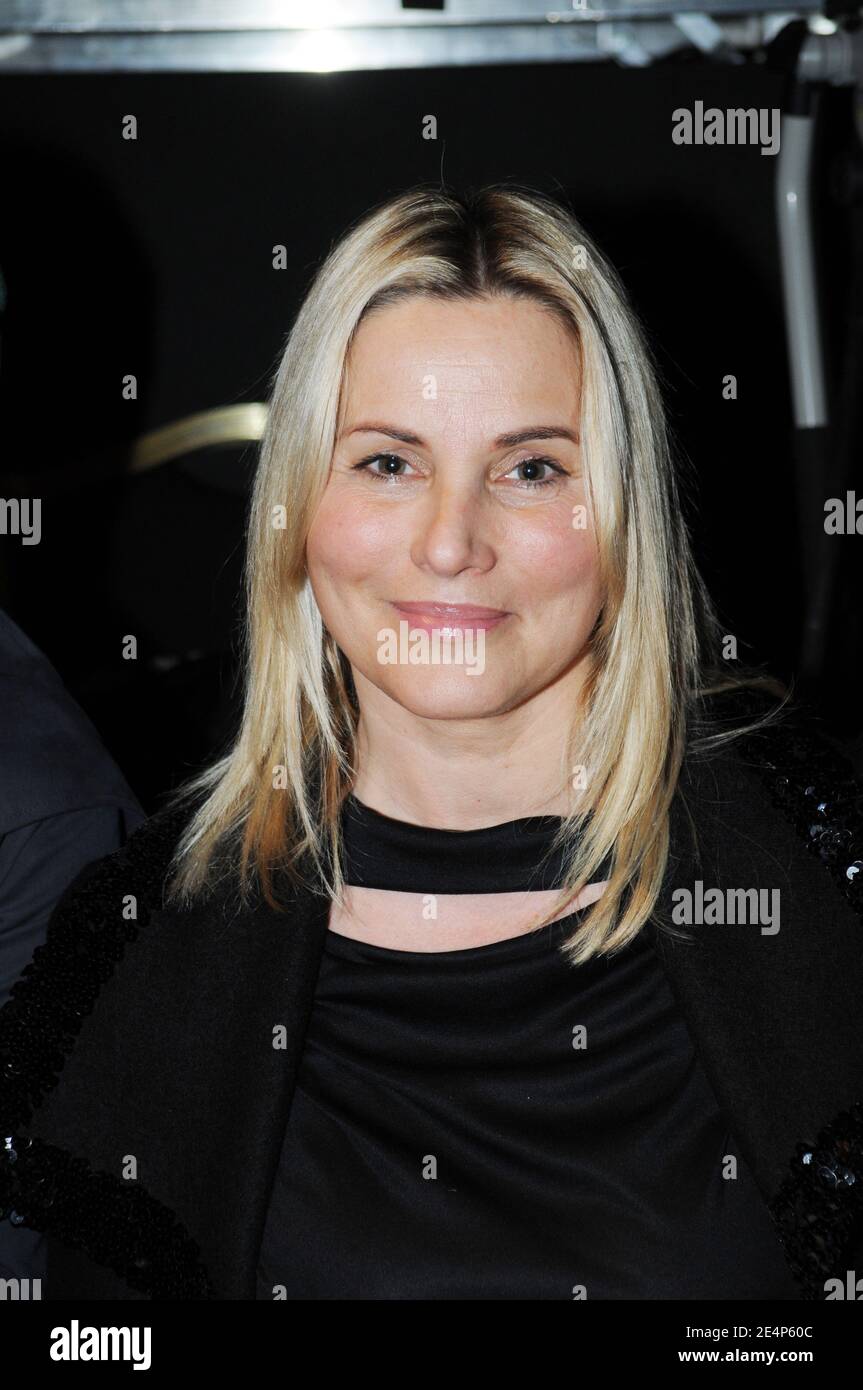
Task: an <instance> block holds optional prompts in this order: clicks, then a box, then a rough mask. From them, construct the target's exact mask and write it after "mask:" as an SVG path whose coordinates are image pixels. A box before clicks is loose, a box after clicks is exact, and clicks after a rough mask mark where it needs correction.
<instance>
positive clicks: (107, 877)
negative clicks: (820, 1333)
mask: <svg viewBox="0 0 863 1390" xmlns="http://www.w3.org/2000/svg"><path fill="white" fill-rule="evenodd" d="M860 811H861V786H860V783H859V782H858V781H856V780H855V779H854V777H853V774H852V773H851V769H850V768H849V767H848V765H847V764H846V763H844V761H843V760H842V759H841V758H838V757H837V755H836V754H835V753H834V752H833V750H832V747H831V745H830V744H828V743H827V742H826V741H824V740H823V739H820V738H819V737H817V736H812V735H811V734H809V733H806V732H803V731H801V730H797V731H795V729H794V728H793V726H786V727H785V728H781V727H780V729H778V730H775V729H774V730H773V731H772V732H762V733H759V734H757V735H750V736H748V737H747V738H746V739H745V740H742V741H740V742H738V743H736V744H735V745H734V746H733V748H731V749H727V750H726V751H724V752H722V753H719V754H713V755H711V756H710V757H704V756H703V755H699V756H697V757H696V756H693V755H690V757H688V758H687V761H686V763H685V765H684V770H683V774H682V776H681V780H680V785H679V788H678V792H677V795H676V797H675V801H674V804H673V807H672V817H671V853H670V857H669V864H668V871H667V874H666V880H665V886H664V889H663V897H662V901H661V908H662V910H663V911H664V912H665V913H666V915H667V919H668V920H671V904H672V899H671V893H672V892H673V891H674V889H675V888H680V887H686V886H689V887H690V888H692V886H693V884H694V882H695V881H696V880H699V879H700V880H701V881H702V882H703V884H704V885H705V887H707V886H711V887H719V888H743V889H748V888H767V889H774V888H778V889H779V890H780V894H781V899H780V901H781V925H780V930H779V931H778V932H776V933H775V934H772V935H770V934H765V933H763V932H762V931H761V930H760V928H759V927H758V926H757V925H754V924H752V923H748V922H745V923H740V924H737V925H733V924H727V925H709V926H707V925H703V926H691V927H688V928H678V931H681V930H683V931H685V932H686V936H687V939H686V940H683V941H681V940H677V939H675V938H673V937H672V936H669V935H668V934H667V933H665V932H663V931H661V930H660V931H657V929H656V924H655V922H651V923H649V924H648V925H647V926H646V927H645V928H644V930H646V931H652V932H653V933H654V939H655V941H656V945H657V949H658V950H659V951H660V955H661V959H662V961H663V964H664V966H665V968H666V970H667V973H668V977H669V980H670V983H671V986H672V989H673V991H674V993H675V995H676V997H677V1000H678V1003H679V1005H680V1007H681V1009H682V1010H683V1013H684V1016H685V1018H686V1020H687V1022H688V1024H689V1027H690V1030H691V1033H692V1036H693V1039H694V1042H695V1045H696V1048H697V1050H698V1053H699V1056H700V1059H701V1062H702V1064H703V1066H704V1068H705V1070H706V1072H707V1075H708V1077H709V1079H710V1081H711V1084H712V1086H713V1088H714V1091H715V1094H716V1097H717V1100H718V1103H719V1105H720V1108H721V1109H722V1111H723V1114H724V1116H725V1118H726V1121H727V1127H728V1130H729V1132H730V1133H732V1134H733V1135H734V1137H735V1140H736V1142H737V1145H738V1147H739V1150H740V1152H741V1153H742V1154H743V1156H744V1158H745V1160H746V1162H747V1163H748V1164H749V1166H750V1168H751V1170H752V1172H753V1175H754V1177H755V1180H756V1182H757V1183H758V1186H759V1188H760V1190H761V1192H762V1194H763V1195H764V1198H765V1200H766V1201H767V1203H768V1206H769V1210H770V1212H771V1214H772V1217H773V1220H774V1222H775V1225H776V1228H777V1232H778V1235H779V1238H780V1240H781V1242H782V1245H783V1247H784V1250H785V1254H786V1258H787V1261H788V1264H789V1266H790V1268H791V1270H792V1271H793V1273H794V1275H795V1277H796V1279H797V1281H798V1283H799V1287H800V1290H801V1298H807V1299H824V1298H825V1297H826V1294H825V1281H826V1280H828V1279H830V1278H837V1277H838V1278H840V1279H841V1280H842V1281H843V1283H844V1282H845V1279H846V1271H847V1270H849V1269H853V1270H856V1273H857V1275H858V1276H859V1275H861V1274H863V1105H861V1101H863V1023H861V1015H860V1004H861V999H863V941H861V923H860V910H861V901H863V835H861V818H860ZM693 827H694V830H695V832H696V842H695V843H693V836H692V829H693ZM180 828H181V825H180V821H179V819H178V817H177V814H176V813H174V814H168V813H162V814H160V815H157V816H155V817H153V818H152V819H151V820H150V821H149V822H147V823H146V824H145V825H143V826H142V827H141V828H140V829H139V830H138V831H136V833H135V834H134V835H133V836H132V837H131V838H130V839H129V840H128V841H127V843H126V845H125V846H124V847H123V848H122V849H121V850H119V851H117V852H116V853H114V854H112V855H110V856H108V857H107V858H106V859H103V860H101V861H99V862H98V863H96V864H94V865H91V866H89V867H88V868H87V869H86V870H84V872H83V873H82V874H81V875H79V877H78V879H76V880H75V882H74V883H73V884H72V885H71V886H70V888H69V889H68V890H67V892H66V893H65V894H64V896H63V898H62V899H61V900H60V902H59V904H58V906H57V908H56V910H55V912H54V915H53V918H52V921H51V925H50V928H49V933H48V939H47V942H46V944H45V946H43V947H41V948H40V949H39V950H38V951H37V952H36V954H35V956H34V959H33V962H32V963H31V964H30V966H28V968H27V970H26V971H25V972H24V974H23V976H22V977H21V979H20V980H19V982H18V983H17V985H16V986H15V989H14V992H13V997H12V999H11V1000H10V1001H9V1003H8V1004H7V1005H6V1006H5V1008H3V1009H2V1010H0V1143H2V1144H3V1145H4V1149H3V1151H2V1152H0V1218H3V1217H6V1218H8V1217H9V1215H10V1213H14V1216H13V1217H12V1219H13V1220H15V1221H18V1222H21V1221H22V1220H23V1222H24V1224H26V1225H28V1226H30V1227H32V1228H34V1229H37V1230H42V1231H45V1232H46V1240H47V1246H48V1252H49V1253H48V1277H47V1279H46V1281H45V1282H46V1290H45V1296H46V1297H48V1298H49V1299H57V1298H74V1297H82V1298H90V1299H101V1298H108V1299H145V1298H165V1299H199V1298H200V1299H209V1298H215V1299H253V1298H254V1297H255V1274H256V1264H257V1257H258V1252H259V1249H260V1245H261V1241H262V1237H263V1229H264V1221H265V1218H266V1214H267V1208H268V1204H269V1198H270V1192H271V1189H272V1185H273V1181H274V1176H275V1172H276V1165H277V1163H278V1159H279V1154H280V1150H281V1145H282V1138H283V1134H284V1130H285V1126H286V1123H287V1119H288V1113H289V1109H290V1105H291V1097H292V1093H293V1089H294V1084H295V1079H296V1076H297V1069H298V1066H299V1062H300V1058H301V1053H302V1047H303V1036H304V1031H305V1028H306V1024H307V1021H308V1018H309V1015H310V1012H311V1008H312V1002H313V996H314V990H315V981H316V978H317V974H318V969H319V965H320V960H321V953H322V948H323V943H324V938H325V932H326V929H327V922H328V911H329V908H328V902H327V899H326V897H325V896H324V895H323V893H322V892H320V891H319V890H318V889H317V888H315V889H314V890H313V889H312V888H308V889H302V890H296V889H294V890H291V895H290V901H289V905H288V906H289V911H288V913H287V915H285V914H277V913H275V912H273V911H272V910H271V909H269V908H268V907H267V906H266V904H265V903H263V902H262V901H258V902H256V904H255V905H253V906H252V907H251V908H249V909H248V910H245V911H243V912H241V913H239V914H238V913H236V912H234V911H231V910H228V908H227V907H226V905H225V904H224V903H223V902H222V901H221V899H220V898H218V896H217V897H215V898H213V899H212V900H211V901H209V902H207V904H206V906H201V905H199V906H197V907H196V908H195V909H194V910H188V911H183V912H179V911H174V910H171V911H167V910H165V909H164V908H163V906H162V905H161V904H162V898H161V893H162V887H163V883H164V877H165V870H166V865H167V862H168V856H169V853H170V850H171V848H172V846H173V845H174V843H175V842H176V837H177V835H178V833H179V830H180ZM284 891H285V889H284V887H283V892H284ZM130 894H132V895H134V898H135V900H136V904H137V916H136V918H135V919H130V918H129V914H128V910H127V912H126V914H125V915H124V911H123V908H124V903H126V904H128V897H127V895H130ZM278 1023H283V1024H284V1026H285V1030H286V1033H287V1045H286V1047H284V1048H279V1049H277V1048H274V1047H273V1027H274V1025H276V1024H278ZM130 1158H133V1159H134V1160H135V1161H136V1170H135V1176H134V1177H131V1176H129V1174H130V1173H131V1172H132V1168H131V1166H130V1162H129V1160H130Z"/></svg>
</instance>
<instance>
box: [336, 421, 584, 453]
mask: <svg viewBox="0 0 863 1390" xmlns="http://www.w3.org/2000/svg"><path fill="white" fill-rule="evenodd" d="M349 434H385V435H387V436H388V437H389V438H390V439H399V440H401V442H402V443H403V444H417V445H419V447H420V448H421V449H425V448H427V447H428V446H427V444H426V442H425V440H424V439H421V438H420V436H419V435H418V434H412V433H411V431H410V430H400V429H397V428H396V426H395V425H384V424H376V423H369V424H362V425H353V426H352V427H351V428H350V429H349V430H344V431H343V432H342V434H340V435H339V438H340V439H344V438H345V437H346V436H347V435H349ZM531 439H569V440H571V442H572V443H573V444H578V443H579V435H578V431H577V430H571V429H567V427H566V426H565V425H530V426H528V428H527V429H523V430H512V431H510V432H509V433H507V434H499V435H498V437H497V439H494V440H492V447H493V448H495V449H506V448H510V447H512V446H513V445H515V444H526V443H527V442H528V440H531Z"/></svg>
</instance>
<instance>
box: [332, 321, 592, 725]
mask: <svg viewBox="0 0 863 1390" xmlns="http://www.w3.org/2000/svg"><path fill="white" fill-rule="evenodd" d="M579 394H580V380H579V356H578V350H577V348H576V346H575V343H574V342H573V340H572V338H571V337H570V335H569V334H568V333H567V332H566V330H565V328H564V327H563V326H562V324H561V323H560V322H559V321H558V319H557V318H556V317H555V316H554V315H553V314H551V313H550V312H548V311H546V310H544V309H543V308H542V307H541V306H539V305H538V304H536V303H535V302H534V301H531V300H524V299H521V300H519V299H483V300H472V301H442V300H434V299H431V298H429V297H420V296H416V297H412V298H411V299H408V300H402V301H401V302H399V303H397V304H393V305H389V306H387V307H386V308H383V309H380V310H377V311H375V312H373V313H371V314H369V316H368V317H367V318H366V319H365V320H364V321H363V323H362V324H361V326H360V328H359V330H358V332H357V335H356V337H355V339H354V345H353V348H352V351H351V353H350V355H349V358H348V362H347V364H346V373H345V385H344V390H343V393H342V400H341V407H340V421H339V426H338V431H337V440H336V446H335V451H334V454H333V460H332V468H331V472H330V476H329V480H328V482H327V486H326V490H325V492H324V495H323V497H322V499H321V502H320V505H319V507H318V510H317V512H316V513H315V516H314V519H313V523H312V527H311V530H310V533H309V537H308V542H307V548H306V563H307V568H308V573H309V577H310V581H311V584H312V589H313V592H314V595H315V599H316V601H317V603H318V606H319V608H320V611H321V615H322V617H323V620H324V622H325V624H326V626H327V628H328V629H329V631H330V632H331V633H332V635H333V637H334V638H335V640H336V642H337V643H338V645H339V647H340V648H341V649H342V651H343V652H344V653H345V655H346V656H347V658H348V660H349V662H350V663H351V666H352V668H353V674H354V680H355V683H356V687H357V693H358V696H359V699H360V703H361V704H362V699H363V691H364V689H365V688H366V687H365V682H370V683H371V685H372V686H374V687H376V688H377V689H378V690H379V691H382V692H383V693H384V694H386V695H388V696H390V697H391V699H393V700H394V701H396V702H397V703H398V704H399V705H401V706H403V707H404V708H405V709H407V710H410V711H412V712H413V713H415V714H417V715H419V716H422V717H425V718H432V719H434V718H440V719H459V718H476V717H483V716H488V715H492V714H497V713H501V712H504V711H507V710H510V709H513V708H515V707H516V706H519V705H521V704H522V703H523V702H525V701H527V700H530V699H531V698H532V697H533V696H535V695H537V694H538V693H539V692H541V691H544V690H546V689H547V688H548V687H549V686H550V685H552V683H554V682H559V681H567V680H569V681H572V683H573V685H574V686H578V685H580V683H581V680H583V678H584V676H585V674H586V661H587V659H588V656H587V645H586V644H587V641H588V638H589V635H590V633H591V630H592V628H593V626H594V623H595V621H596V619H597V616H598V614H599V610H600V606H601V601H602V599H601V594H600V586H599V578H598V564H597V558H598V557H597V550H596V540H595V535H594V531H593V526H592V519H591V518H590V516H589V515H588V516H587V518H586V522H585V514H586V509H587V494H586V487H585V481H584V478H583V476H582V456H581V448H580V444H579V416H580V410H579ZM505 436H511V437H510V438H506V437H505ZM516 436H518V437H517V438H516ZM370 458H371V459H372V461H371V462H365V460H368V459H370ZM402 605H408V607H403V606H402ZM419 605H452V606H455V611H448V610H443V611H442V610H441V609H440V608H439V607H438V608H434V607H428V608H426V609H422V608H420V607H419ZM459 606H460V607H461V608H462V609H464V610H466V611H462V612H459V611H458V609H459ZM477 610H479V611H477ZM495 615H496V616H495ZM501 615H504V616H501ZM400 624H403V625H404V627H403V628H400ZM435 629H436V631H435ZM435 641H437V642H438V643H439V648H438V658H437V660H435V652H434V642H435ZM447 647H448V649H449V657H450V660H449V662H447V661H446V658H445V656H444V655H443V653H444V649H445V648H447ZM411 653H413V655H411ZM472 668H473V669H472Z"/></svg>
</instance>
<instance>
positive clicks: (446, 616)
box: [393, 603, 511, 632]
mask: <svg viewBox="0 0 863 1390" xmlns="http://www.w3.org/2000/svg"><path fill="white" fill-rule="evenodd" d="M393 608H395V610H396V612H398V613H400V614H401V615H402V617H403V618H406V619H407V620H408V622H409V623H410V624H411V626H412V627H424V628H438V629H440V630H441V631H442V632H447V631H452V632H455V631H459V630H462V631H463V630H465V629H472V630H476V629H478V628H481V629H482V630H483V631H484V632H488V631H490V630H491V628H493V627H497V626H498V625H499V624H500V623H502V622H503V620H504V618H509V617H510V616H511V615H510V614H509V613H507V612H503V611H502V610H501V609H500V608H483V607H482V606H481V605H480V604H470V603H393Z"/></svg>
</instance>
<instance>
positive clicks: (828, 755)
mask: <svg viewBox="0 0 863 1390" xmlns="http://www.w3.org/2000/svg"><path fill="white" fill-rule="evenodd" d="M748 696H749V692H735V693H734V694H733V695H726V696H723V697H722V698H723V703H724V706H725V709H726V710H729V711H730V712H731V714H732V715H733V717H735V718H739V719H740V720H741V721H743V720H746V719H749V718H752V717H753V715H754V714H755V713H756V710H755V708H754V707H753V702H752V700H751V699H750V698H748ZM733 746H734V747H736V748H738V749H740V751H741V752H742V753H743V755H744V757H745V758H747V759H751V762H749V761H747V766H749V767H751V768H752V769H753V770H754V771H755V772H757V774H758V775H759V777H760V778H761V780H762V782H763V783H764V784H765V786H766V789H767V791H768V794H769V795H770V798H771V800H772V802H773V804H774V805H775V806H777V807H779V808H780V810H781V811H782V812H783V814H784V816H785V817H786V819H787V820H788V821H790V823H791V824H792V825H793V826H794V827H795V829H796V830H797V831H798V833H799V835H800V836H801V838H802V839H803V840H804V841H805V843H806V846H807V848H808V850H809V852H810V854H813V855H815V856H816V857H817V858H818V859H820V861H821V863H822V864H823V865H824V866H825V868H826V869H827V870H829V872H830V875H831V876H832V878H833V880H834V882H835V883H836V885H837V886H838V887H839V888H840V889H841V891H842V894H843V896H844V897H845V898H846V900H847V901H848V903H849V904H850V905H851V907H852V908H853V909H854V911H855V912H856V913H857V914H858V915H863V812H861V803H863V786H861V783H860V779H859V778H858V777H857V775H856V773H855V770H854V768H853V767H852V766H851V764H850V763H849V762H848V761H847V759H846V758H844V757H843V756H842V754H841V753H839V752H837V751H836V750H835V749H834V748H833V747H832V746H831V745H830V744H829V743H828V742H826V740H824V739H823V738H822V737H820V736H819V734H818V733H817V732H816V731H814V730H813V729H807V728H805V727H801V726H800V724H795V722H794V719H793V716H792V718H791V719H789V720H788V721H787V722H785V723H777V724H776V725H774V726H771V727H769V728H767V729H765V730H762V731H756V732H755V733H752V734H744V735H742V736H741V737H740V738H739V739H738V740H736V742H735V744H734V745H733ZM789 1169H790V1171H789V1174H788V1176H787V1177H786V1178H785V1179H784V1180H783V1182H782V1184H781V1186H780V1187H779V1189H778V1191H777V1192H776V1194H775V1196H774V1197H773V1199H772V1201H771V1202H770V1203H769V1204H768V1208H769V1211H770V1214H771V1216H772V1217H773V1220H774V1222H775V1224H776V1227H777V1231H778V1234H779V1239H780V1241H781V1243H782V1246H783V1249H784V1251H785V1255H786V1260H787V1262H788V1265H789V1267H790V1268H791V1270H792V1273H793V1274H794V1276H795V1278H796V1279H797V1281H798V1283H799V1284H800V1286H801V1288H802V1290H803V1294H804V1298H806V1299H810V1300H824V1299H825V1298H826V1291H825V1288H824V1285H825V1282H826V1280H828V1279H831V1278H836V1277H842V1276H843V1275H844V1274H845V1270H844V1268H843V1263H844V1261H846V1260H847V1259H848V1255H849V1250H850V1247H851V1243H852V1241H853V1240H854V1239H855V1237H859V1236H860V1234H861V1224H860V1223H861V1218H863V1102H861V1101H856V1102H855V1103H854V1104H853V1105H852V1106H851V1108H850V1109H848V1110H842V1111H840V1112H839V1114H838V1115H835V1116H834V1117H833V1119H832V1120H831V1121H830V1122H829V1123H828V1124H827V1125H825V1127H824V1128H823V1129H822V1130H821V1131H820V1132H819V1134H818V1137H817V1139H816V1140H815V1141H814V1143H813V1142H802V1143H798V1144H797V1146H796V1148H795V1153H794V1157H793V1158H792V1159H791V1160H790V1162H789Z"/></svg>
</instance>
